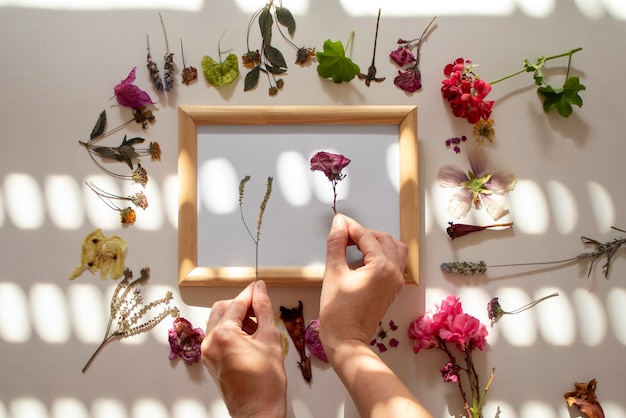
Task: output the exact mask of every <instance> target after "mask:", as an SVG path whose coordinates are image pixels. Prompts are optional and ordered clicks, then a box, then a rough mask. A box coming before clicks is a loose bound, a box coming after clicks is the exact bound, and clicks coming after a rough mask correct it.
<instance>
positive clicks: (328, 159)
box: [311, 151, 350, 181]
mask: <svg viewBox="0 0 626 418" xmlns="http://www.w3.org/2000/svg"><path fill="white" fill-rule="evenodd" d="M348 164H350V159H348V158H346V157H344V156H343V155H341V154H332V153H330V152H326V151H320V152H318V153H316V154H315V155H314V156H313V157H312V158H311V170H312V171H322V172H324V175H326V177H327V178H328V180H330V181H335V180H342V179H343V178H344V177H345V174H342V173H341V170H343V169H344V168H346V166H347V165H348Z"/></svg>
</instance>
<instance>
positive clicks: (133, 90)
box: [113, 67, 154, 109]
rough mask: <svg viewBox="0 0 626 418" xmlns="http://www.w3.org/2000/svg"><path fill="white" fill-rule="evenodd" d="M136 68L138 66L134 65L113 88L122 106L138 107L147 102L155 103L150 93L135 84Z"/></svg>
mask: <svg viewBox="0 0 626 418" xmlns="http://www.w3.org/2000/svg"><path fill="white" fill-rule="evenodd" d="M136 69H137V67H133V69H132V70H130V73H129V74H128V77H126V79H125V80H122V81H121V82H120V83H119V84H118V85H117V86H115V87H114V88H113V91H114V92H115V98H116V99H117V102H118V103H119V104H120V105H122V106H126V107H130V108H133V109H137V108H138V107H141V106H145V105H147V104H154V102H153V101H152V99H151V98H150V95H149V94H148V93H146V92H145V91H143V90H141V89H140V88H139V87H137V86H136V85H134V84H133V82H134V81H135V78H136V76H135V70H136Z"/></svg>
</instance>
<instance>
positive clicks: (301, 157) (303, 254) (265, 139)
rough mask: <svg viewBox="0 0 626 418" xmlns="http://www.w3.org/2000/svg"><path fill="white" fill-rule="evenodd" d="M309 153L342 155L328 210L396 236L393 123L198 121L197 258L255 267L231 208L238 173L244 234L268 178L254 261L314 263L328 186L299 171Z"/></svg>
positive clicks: (320, 247) (321, 250)
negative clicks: (339, 175)
mask: <svg viewBox="0 0 626 418" xmlns="http://www.w3.org/2000/svg"><path fill="white" fill-rule="evenodd" d="M318 151H328V152H333V153H339V154H343V155H345V156H346V157H348V158H350V160H351V162H350V164H349V165H348V167H346V169H344V173H345V174H346V177H345V178H344V180H342V181H341V182H339V184H338V185H337V195H338V197H337V210H338V211H339V212H341V213H344V214H346V215H348V216H351V217H353V218H355V219H356V220H358V221H359V222H360V223H361V224H363V225H365V226H367V227H369V228H373V229H377V230H382V231H385V232H389V233H390V234H392V235H393V236H394V237H396V238H398V237H399V230H400V225H399V223H400V220H399V186H398V185H399V156H398V126H397V125H367V126H366V125H350V126H334V125H333V126H302V125H298V126H284V125H280V126H275V125H272V126H239V125H237V126H198V173H197V179H198V265H200V266H254V265H255V245H254V242H253V241H252V239H251V237H250V236H249V235H248V232H247V231H246V229H245V227H244V225H243V222H242V219H241V214H240V211H239V183H240V181H241V179H242V178H243V177H244V176H246V175H250V176H251V179H250V181H249V182H248V183H247V184H246V187H245V195H244V199H243V213H244V217H245V219H246V223H247V224H248V227H249V228H250V231H251V232H252V234H253V235H255V234H256V225H257V218H258V211H259V205H260V203H261V201H262V199H263V195H264V194H265V187H266V182H267V177H268V176H271V177H273V178H274V183H273V190H272V194H271V197H270V199H269V202H268V204H267V208H266V211H265V215H264V217H263V224H262V228H261V239H260V241H259V266H281V267H282V266H315V265H323V264H324V260H325V254H326V236H327V234H328V230H329V227H330V223H331V220H332V218H333V211H332V198H333V192H332V185H331V183H330V182H329V181H328V179H327V178H326V176H325V175H324V174H323V173H322V172H312V171H311V170H310V168H309V161H310V159H311V157H312V156H313V155H314V154H315V153H316V152H318ZM356 254H357V253H356V252H353V254H352V255H351V254H349V257H350V258H354V257H356Z"/></svg>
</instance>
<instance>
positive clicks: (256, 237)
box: [239, 176, 274, 281]
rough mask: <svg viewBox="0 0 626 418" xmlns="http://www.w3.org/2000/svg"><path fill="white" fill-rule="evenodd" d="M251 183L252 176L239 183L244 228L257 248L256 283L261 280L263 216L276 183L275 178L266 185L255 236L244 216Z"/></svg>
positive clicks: (240, 210) (240, 209) (240, 211)
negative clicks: (246, 196)
mask: <svg viewBox="0 0 626 418" xmlns="http://www.w3.org/2000/svg"><path fill="white" fill-rule="evenodd" d="M248 181H250V176H245V177H244V178H243V179H241V182H239V213H240V215H241V221H242V222H243V226H244V227H245V228H246V231H248V235H250V238H252V242H254V246H255V279H254V280H255V281H257V280H258V279H259V241H260V239H261V225H262V224H263V215H264V214H265V208H266V207H267V202H268V200H269V199H270V195H271V194H272V183H273V181H274V178H273V177H268V178H267V184H266V185H265V195H264V196H263V200H262V201H261V204H260V205H259V215H258V217H257V223H256V234H255V235H253V234H252V231H250V228H248V224H247V223H246V218H245V217H244V215H243V197H244V193H245V187H246V183H247V182H248Z"/></svg>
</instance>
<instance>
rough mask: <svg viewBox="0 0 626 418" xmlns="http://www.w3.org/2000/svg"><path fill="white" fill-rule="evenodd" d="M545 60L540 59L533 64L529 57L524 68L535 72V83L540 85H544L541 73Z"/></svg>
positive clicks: (529, 71)
mask: <svg viewBox="0 0 626 418" xmlns="http://www.w3.org/2000/svg"><path fill="white" fill-rule="evenodd" d="M543 63H544V61H543V60H542V59H540V60H539V61H538V63H537V64H531V62H530V61H528V60H527V59H526V60H524V69H525V70H526V72H528V73H532V72H534V73H535V74H533V78H534V79H535V84H536V85H538V86H543V85H544V83H545V82H544V80H543V74H542V73H541V67H543Z"/></svg>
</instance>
